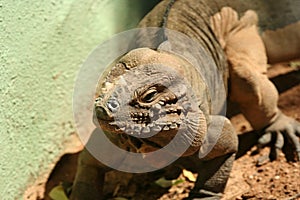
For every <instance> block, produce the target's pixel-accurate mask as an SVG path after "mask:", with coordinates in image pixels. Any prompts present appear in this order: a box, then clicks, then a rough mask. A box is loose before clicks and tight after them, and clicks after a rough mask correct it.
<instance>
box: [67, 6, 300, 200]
mask: <svg viewBox="0 0 300 200" xmlns="http://www.w3.org/2000/svg"><path fill="white" fill-rule="evenodd" d="M170 2H171V3H170ZM256 2H257V4H253V1H249V0H246V1H244V3H241V1H236V0H233V1H226V0H223V1H221V0H214V1H211V0H210V1H204V0H203V1H197V0H177V1H169V0H164V1H162V2H161V3H160V4H158V5H157V6H156V7H155V8H154V9H153V10H152V11H151V12H150V13H149V14H148V15H147V16H146V17H145V18H144V19H143V20H142V21H141V22H140V24H139V27H153V26H154V27H164V28H168V29H172V30H176V31H179V32H181V33H184V34H186V35H187V36H189V37H190V38H192V39H194V40H195V41H197V42H198V43H199V44H200V45H201V46H202V47H203V48H204V50H205V51H206V53H207V54H208V55H209V56H210V57H211V58H212V59H213V61H214V62H215V64H216V66H217V67H218V70H219V73H220V74H222V76H223V78H224V85H225V86H226V87H228V91H229V97H230V99H231V100H233V101H235V102H237V103H238V104H239V106H240V108H241V111H242V112H243V114H244V115H245V117H246V118H247V119H248V120H249V122H250V123H251V125H252V126H253V128H254V129H256V130H262V132H263V133H262V137H261V138H260V140H259V142H260V143H261V144H266V143H269V142H270V140H271V138H272V137H271V136H270V135H273V136H275V138H276V139H275V143H274V144H273V145H274V148H277V149H280V148H282V146H283V144H284V143H287V144H291V145H290V147H291V148H292V149H293V150H294V153H295V154H293V156H294V155H295V156H296V158H298V159H299V158H300V144H299V138H298V137H297V136H300V123H299V122H297V121H296V120H294V119H292V118H289V117H287V116H285V115H284V114H282V113H281V112H280V110H279V109H278V107H277V100H278V92H277V91H276V89H275V87H274V85H273V84H272V83H271V82H270V81H269V80H268V78H267V76H266V74H265V73H266V69H267V60H268V59H269V61H270V62H272V61H280V60H282V58H283V57H284V58H288V59H291V58H294V57H297V56H299V54H298V52H299V47H300V45H299V44H300V42H299V41H300V40H299V38H300V33H299V31H296V30H299V22H297V20H296V21H295V19H292V18H291V17H288V15H287V21H284V22H282V21H280V18H276V19H275V20H274V22H275V24H271V23H270V20H268V14H266V13H268V12H267V9H266V6H267V4H265V3H263V2H262V1H256ZM251 3H252V4H251ZM282 3H283V1H279V3H278V5H279V4H282ZM248 9H255V11H257V14H258V16H259V17H260V19H262V20H261V21H260V26H262V27H263V30H264V31H265V32H264V33H263V34H262V36H261V35H260V34H259V31H258V28H257V23H258V17H257V14H256V13H255V12H254V11H250V10H249V11H247V10H248ZM272 12H274V11H270V12H269V14H270V13H271V14H272ZM239 14H240V15H241V14H243V16H242V17H239ZM273 14H274V13H273ZM293 20H294V21H293ZM298 20H299V19H298ZM288 24H289V26H288V27H286V28H284V26H286V25H288ZM270 27H271V28H282V27H283V28H282V29H281V30H280V31H279V32H276V31H271V32H270V31H268V28H270ZM287 32H288V33H289V36H288V37H283V36H282V35H284V34H283V33H287ZM274 39H275V40H276V42H274V41H275V40H274ZM288 39H296V41H293V42H289V43H287V41H288ZM136 41H137V42H139V43H143V42H148V41H147V39H146V38H145V37H143V35H141V36H140V38H137V39H136ZM278 44H279V45H280V44H282V46H283V47H286V46H288V47H289V48H288V50H287V51H285V50H281V49H278V48H277V51H273V50H272V49H273V47H275V46H276V45H278ZM162 66H163V67H162ZM197 67H198V66H193V65H191V64H190V63H189V62H188V61H186V60H185V59H183V58H181V57H180V56H178V55H174V54H170V53H167V52H164V51H163V50H150V49H147V48H143V49H136V50H133V51H131V52H129V53H128V54H126V55H125V56H124V57H122V58H121V59H120V60H118V61H116V64H115V65H113V66H112V67H111V68H110V69H109V70H108V73H107V74H106V75H105V76H104V77H103V78H102V84H101V85H100V86H99V91H98V96H99V97H98V98H97V99H96V101H95V112H96V116H97V118H98V121H99V123H100V126H101V128H102V129H103V130H104V131H105V133H106V135H107V136H108V137H109V138H110V139H111V141H112V142H114V143H115V144H116V145H118V146H119V147H120V148H123V149H125V150H127V151H131V152H139V153H147V152H151V151H154V150H156V149H158V148H161V147H163V146H165V145H166V144H168V143H169V142H170V141H171V140H172V139H173V137H174V135H175V134H176V133H177V131H179V130H184V136H185V137H183V138H184V139H183V141H182V143H186V142H189V143H191V144H192V145H191V146H190V148H189V149H188V150H187V151H186V152H185V153H184V154H183V156H191V157H192V158H193V159H196V161H197V162H199V166H198V172H199V173H200V174H201V176H199V178H198V180H197V183H196V185H195V188H194V190H193V191H192V192H191V194H190V198H204V197H207V198H210V199H218V198H220V197H221V194H222V192H223V190H224V188H225V185H226V182H227V179H228V176H229V173H230V170H231V166H232V163H233V160H234V154H235V152H236V150H237V137H236V135H235V133H234V130H233V128H232V125H231V123H230V121H229V120H228V119H224V122H225V123H224V127H223V129H222V133H221V135H220V137H218V140H217V143H216V145H215V146H214V148H213V149H212V150H211V152H210V153H209V154H208V155H206V156H205V157H204V158H202V159H201V160H199V158H198V157H197V155H198V154H197V151H198V150H200V151H201V147H202V144H203V141H204V138H205V137H208V138H215V137H216V136H215V135H214V133H210V132H209V134H210V135H207V133H208V132H207V129H208V127H214V125H215V124H217V123H216V122H217V121H218V120H219V119H220V117H221V116H217V117H214V116H211V113H210V110H211V104H210V101H209V98H210V97H209V92H208V89H207V88H206V85H205V83H204V81H203V80H202V79H201V76H200V75H199V74H198V70H197ZM204 67H205V66H204ZM205 70H206V71H210V69H209V68H208V67H206V69H205ZM121 77H122V78H121ZM227 83H228V86H227ZM185 85H189V86H190V87H191V88H190V89H191V90H189V89H188V88H186V87H185ZM170 88H171V89H170ZM189 91H193V92H194V93H189ZM125 93H127V94H129V95H128V96H129V99H127V100H128V104H125V105H123V104H122V102H123V101H125V100H124V99H122V98H120V96H122V95H125ZM125 96H126V95H125ZM195 105H196V106H195ZM221 118H222V117H221ZM128 119H129V121H128ZM222 119H223V118H222ZM183 124H185V125H186V126H183ZM128 132H129V133H131V134H133V135H135V134H137V135H139V134H140V135H143V134H145V135H147V134H152V133H153V132H154V133H155V132H159V133H158V134H156V135H153V136H152V137H149V138H147V139H146V138H138V139H137V138H135V137H131V136H129V135H127V134H125V133H128ZM264 133H265V134H264ZM276 152H277V151H276ZM169 153H170V154H172V153H174V152H169ZM83 154H84V155H85V156H82V158H81V159H80V161H79V169H80V170H79V171H80V173H78V174H77V176H76V180H75V183H74V186H73V190H74V192H73V193H72V195H71V199H100V198H101V189H102V187H103V186H102V184H101V183H103V173H104V172H105V170H106V168H105V167H104V166H103V165H101V164H100V163H98V161H96V160H95V159H93V158H92V157H91V156H90V155H89V154H88V153H87V150H84V152H83ZM276 156H277V155H276V153H275V155H274V157H276ZM153 162H154V163H152V164H154V165H155V161H153ZM89 169H91V172H92V174H93V175H91V174H89V173H90V172H89ZM85 174H89V175H85ZM89 179H92V180H91V181H89ZM96 182H99V185H98V188H99V191H98V190H96V191H92V190H93V188H95V184H96Z"/></svg>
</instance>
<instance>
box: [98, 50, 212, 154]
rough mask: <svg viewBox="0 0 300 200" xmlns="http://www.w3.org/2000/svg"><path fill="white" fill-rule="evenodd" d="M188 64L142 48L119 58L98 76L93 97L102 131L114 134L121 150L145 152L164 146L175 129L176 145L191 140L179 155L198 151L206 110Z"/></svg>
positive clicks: (203, 133)
mask: <svg viewBox="0 0 300 200" xmlns="http://www.w3.org/2000/svg"><path fill="white" fill-rule="evenodd" d="M191 67H192V66H190V64H189V63H188V62H187V61H185V60H184V59H182V58H180V57H179V56H176V55H172V54H170V53H167V52H159V51H154V50H151V49H148V48H141V49H136V50H133V51H131V52H129V53H128V54H126V55H125V56H123V57H122V58H120V59H119V60H118V61H117V62H116V63H115V64H114V65H113V66H112V67H111V68H109V70H108V71H107V73H105V74H104V76H103V77H102V78H101V79H100V82H99V87H98V90H97V91H98V92H97V95H96V96H97V98H96V100H95V114H96V117H97V120H98V122H99V124H100V126H101V128H102V129H103V131H104V132H105V133H106V135H108V136H109V138H118V139H117V140H118V142H117V143H118V144H117V145H119V146H120V147H122V148H124V149H125V150H128V151H134V152H141V153H147V152H151V151H154V150H156V149H160V148H162V147H164V146H165V145H167V144H168V143H169V142H170V141H171V140H172V139H173V138H174V136H175V135H176V134H177V133H179V131H180V133H181V134H182V136H181V137H182V144H186V143H190V144H191V146H190V148H189V149H188V150H187V151H186V152H185V154H184V155H190V154H192V153H194V152H195V151H196V150H198V149H199V147H200V146H201V144H202V142H203V139H204V136H205V133H206V128H207V125H206V115H205V114H204V113H205V112H207V110H205V108H204V107H205V106H204V105H201V104H202V103H201V100H199V99H203V98H206V97H205V92H203V91H204V90H203V89H202V90H201V89H199V88H197V90H198V91H197V92H196V93H197V95H195V94H194V93H195V91H193V90H194V89H193V88H192V86H191V84H190V83H189V82H188V81H187V79H186V78H185V76H195V74H193V73H192V74H191V72H186V69H188V68H191ZM200 85H201V84H200ZM199 91H202V93H201V92H200V93H199ZM201 95H202V96H203V97H199V96H201ZM203 108H204V110H203ZM113 142H116V141H115V140H113ZM178 145H181V144H178Z"/></svg>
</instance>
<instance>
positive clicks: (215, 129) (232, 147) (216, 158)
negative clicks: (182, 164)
mask: <svg viewBox="0 0 300 200" xmlns="http://www.w3.org/2000/svg"><path fill="white" fill-rule="evenodd" d="M220 122H222V123H220ZM220 125H221V126H220ZM219 131H222V132H221V133H219ZM216 139H217V142H216V144H215V145H214V146H213V148H212V150H211V151H210V152H209V153H208V154H207V155H206V156H205V157H204V158H202V159H201V161H198V163H200V164H199V165H198V166H197V171H198V178H197V181H196V184H195V187H194V188H193V190H192V191H191V192H190V196H189V199H199V198H203V199H212V200H213V199H220V198H221V197H222V193H223V192H224V189H225V186H226V183H227V180H228V178H229V174H230V171H231V168H232V165H233V162H234V160H235V153H236V152H237V148H238V139H237V135H236V133H235V131H234V128H233V126H232V124H231V122H230V121H229V120H228V119H227V118H225V117H223V116H211V124H210V125H209V129H208V135H207V141H206V142H207V143H211V142H213V141H215V140H216ZM212 144H213V143H212ZM204 146H205V144H204ZM201 155H203V146H202V147H201V149H200V151H199V156H200V157H201ZM193 159H195V160H196V161H194V163H196V162H197V160H199V157H198V155H194V157H193Z"/></svg>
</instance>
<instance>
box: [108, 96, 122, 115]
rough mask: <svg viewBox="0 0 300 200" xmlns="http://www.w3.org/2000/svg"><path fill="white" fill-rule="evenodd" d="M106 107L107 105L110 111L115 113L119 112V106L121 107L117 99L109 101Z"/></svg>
mask: <svg viewBox="0 0 300 200" xmlns="http://www.w3.org/2000/svg"><path fill="white" fill-rule="evenodd" d="M106 105H107V107H108V109H109V110H110V111H111V112H113V113H114V112H117V111H118V109H119V106H120V104H119V102H118V101H117V100H116V99H110V100H108V102H107V104H106Z"/></svg>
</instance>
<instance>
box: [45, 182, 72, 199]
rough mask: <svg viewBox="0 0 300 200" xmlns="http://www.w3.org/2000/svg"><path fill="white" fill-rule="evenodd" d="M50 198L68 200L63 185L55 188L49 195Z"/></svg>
mask: <svg viewBox="0 0 300 200" xmlns="http://www.w3.org/2000/svg"><path fill="white" fill-rule="evenodd" d="M49 196H50V197H51V199H53V200H68V197H67V195H66V194H65V191H64V188H63V186H62V185H59V186H56V187H54V188H53V189H52V190H51V192H50V193H49Z"/></svg>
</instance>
